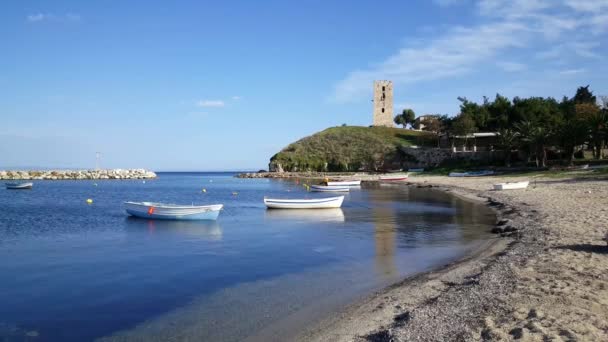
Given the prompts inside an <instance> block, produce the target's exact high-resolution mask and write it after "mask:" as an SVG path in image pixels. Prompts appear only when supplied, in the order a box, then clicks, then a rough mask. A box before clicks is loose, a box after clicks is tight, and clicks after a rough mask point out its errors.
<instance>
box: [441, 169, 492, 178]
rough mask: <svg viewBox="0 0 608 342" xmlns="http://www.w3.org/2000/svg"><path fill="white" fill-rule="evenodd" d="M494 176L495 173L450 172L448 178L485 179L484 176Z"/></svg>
mask: <svg viewBox="0 0 608 342" xmlns="http://www.w3.org/2000/svg"><path fill="white" fill-rule="evenodd" d="M493 174H494V171H488V170H486V171H468V172H450V173H449V174H448V176H450V177H483V176H491V175H493Z"/></svg>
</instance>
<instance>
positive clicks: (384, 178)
mask: <svg viewBox="0 0 608 342" xmlns="http://www.w3.org/2000/svg"><path fill="white" fill-rule="evenodd" d="M407 177H408V175H407V174H402V175H391V176H380V181H381V182H400V181H404V180H407Z"/></svg>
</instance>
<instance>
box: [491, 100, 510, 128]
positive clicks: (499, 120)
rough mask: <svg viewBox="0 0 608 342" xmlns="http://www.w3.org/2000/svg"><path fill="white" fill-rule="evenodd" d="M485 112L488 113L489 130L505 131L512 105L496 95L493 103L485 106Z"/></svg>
mask: <svg viewBox="0 0 608 342" xmlns="http://www.w3.org/2000/svg"><path fill="white" fill-rule="evenodd" d="M487 110H488V113H489V119H488V128H489V130H491V131H496V130H500V129H506V128H507V127H508V126H509V124H510V119H511V112H512V110H513V105H512V104H511V101H510V100H509V99H508V98H506V97H504V96H501V95H500V94H496V98H494V101H493V102H490V103H488V104H487Z"/></svg>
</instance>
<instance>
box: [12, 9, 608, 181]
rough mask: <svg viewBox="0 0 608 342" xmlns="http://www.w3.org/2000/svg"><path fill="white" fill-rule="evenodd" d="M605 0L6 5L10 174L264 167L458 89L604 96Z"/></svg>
mask: <svg viewBox="0 0 608 342" xmlns="http://www.w3.org/2000/svg"><path fill="white" fill-rule="evenodd" d="M607 36H608V0H509V1H507V0H478V1H474V0H435V1H422V0H420V1H384V2H376V1H346V0H344V1H337V0H336V1H320V0H319V1H316V0H315V1H298V2H288V1H255V2H254V1H221V2H220V1H209V2H205V1H170V2H167V1H128V2H127V1H10V2H9V1H5V2H3V3H2V4H1V5H0V51H2V53H1V55H0V56H1V57H0V58H1V60H2V63H0V169H2V168H8V167H69V168H92V167H94V165H95V152H97V151H99V152H101V153H102V166H104V167H111V168H114V167H122V168H128V167H145V168H150V169H154V170H237V169H259V168H264V167H266V165H267V163H268V159H269V158H270V157H271V156H272V154H274V153H275V152H277V151H278V150H280V149H281V148H282V147H284V146H286V145H287V144H288V143H290V142H292V141H294V140H297V139H299V138H301V137H303V136H306V135H309V134H312V133H314V132H316V131H319V130H321V129H324V128H326V127H329V126H336V125H341V124H342V123H347V124H349V125H369V124H370V123H371V101H370V99H371V88H372V81H373V80H374V79H390V80H393V81H394V83H395V108H396V109H402V108H405V107H410V108H413V109H414V110H415V111H416V113H417V114H419V115H421V114H425V113H446V114H456V113H457V112H458V100H457V99H456V98H457V97H458V96H466V97H468V98H469V99H473V100H480V99H481V97H482V96H483V95H486V96H489V97H493V96H494V95H495V94H496V92H500V93H501V94H503V95H506V96H509V97H513V96H517V95H518V96H522V97H527V96H553V97H557V98H561V96H563V95H569V96H571V95H572V94H573V93H574V91H575V90H576V88H577V87H578V86H579V85H587V84H589V85H591V89H592V90H593V91H594V92H595V93H596V94H597V95H608V73H607V71H608V64H607V63H606V62H605V61H606V56H607V55H608V48H607V47H606V44H605V42H606V41H608V37H607Z"/></svg>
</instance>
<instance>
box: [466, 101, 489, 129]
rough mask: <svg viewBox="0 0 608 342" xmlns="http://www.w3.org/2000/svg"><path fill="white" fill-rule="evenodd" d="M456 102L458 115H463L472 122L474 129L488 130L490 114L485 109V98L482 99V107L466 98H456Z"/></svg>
mask: <svg viewBox="0 0 608 342" xmlns="http://www.w3.org/2000/svg"><path fill="white" fill-rule="evenodd" d="M458 101H460V114H464V115H466V116H468V118H469V119H471V120H473V123H474V125H475V127H477V128H478V129H480V130H487V129H488V122H489V118H490V114H489V112H488V108H487V103H488V99H487V98H486V97H484V105H482V106H480V105H478V104H477V103H475V102H471V101H469V100H468V99H467V98H466V97H458Z"/></svg>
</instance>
